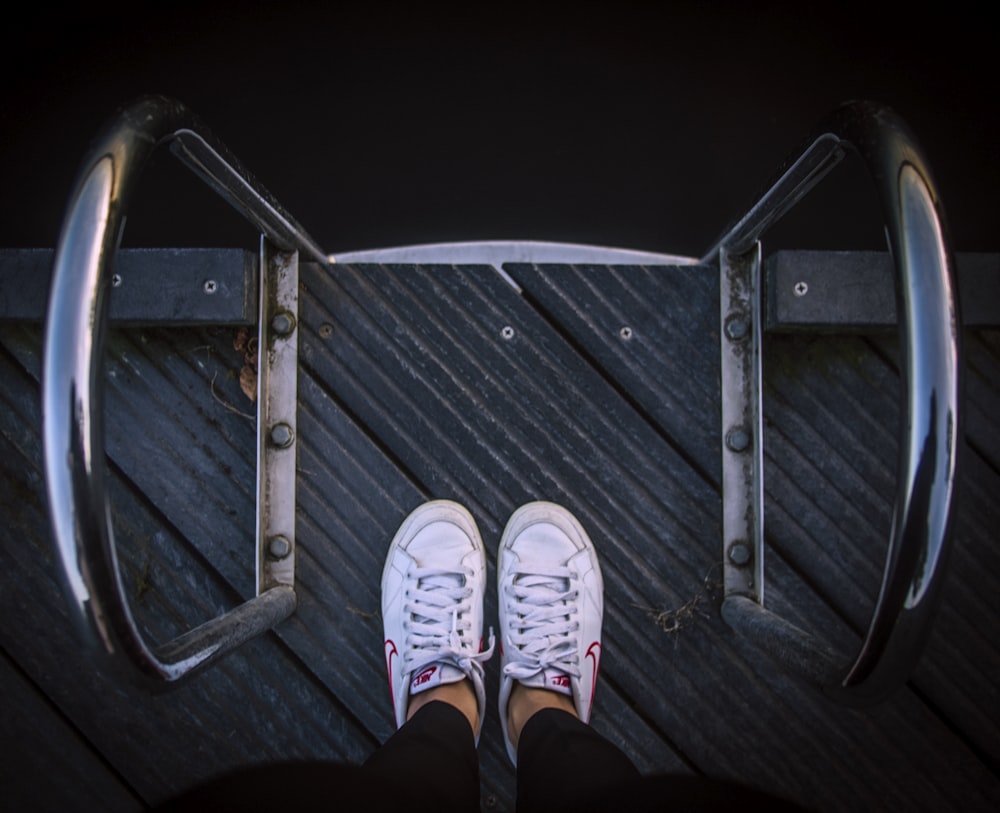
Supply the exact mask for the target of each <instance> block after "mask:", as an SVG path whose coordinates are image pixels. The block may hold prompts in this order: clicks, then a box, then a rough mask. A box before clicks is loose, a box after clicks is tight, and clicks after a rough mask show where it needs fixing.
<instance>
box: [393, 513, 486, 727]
mask: <svg viewBox="0 0 1000 813" xmlns="http://www.w3.org/2000/svg"><path fill="white" fill-rule="evenodd" d="M485 586H486V551H485V549H484V547H483V541H482V539H481V538H480V536H479V530H478V528H477V527H476V523H475V520H474V519H473V518H472V515H471V514H469V512H468V511H467V510H466V509H465V508H464V507H462V506H461V505H459V504H458V503H455V502H451V501H450V500H433V501H431V502H427V503H424V504H423V505H421V506H419V507H418V508H417V509H416V510H415V511H413V513H411V514H410V515H409V516H408V517H407V518H406V519H405V520H404V521H403V524H402V525H401V526H400V528H399V531H397V532H396V536H395V537H394V538H393V540H392V544H391V545H390V547H389V553H388V555H387V556H386V561H385V569H384V570H383V572H382V621H383V626H384V630H385V665H386V669H387V670H388V673H389V688H390V690H391V691H392V702H393V707H394V709H395V712H396V726H397V728H398V727H400V726H402V725H403V723H404V722H406V711H407V707H408V706H409V698H410V695H412V694H418V693H419V692H424V691H427V690H428V689H432V688H434V687H435V686H440V685H441V684H444V683H456V682H458V681H460V680H464V679H465V678H468V679H469V680H470V681H471V682H472V687H473V689H474V691H475V693H476V700H477V702H478V707H479V729H478V730H477V731H476V732H475V734H476V743H477V744H478V743H479V734H480V731H482V721H483V719H484V711H485V707H486V695H485V690H484V687H483V664H484V663H485V662H486V661H487V660H489V658H490V656H491V655H492V654H493V631H492V630H490V642H489V647H488V648H487V649H486V650H485V651H483V647H482V643H483V593H484V591H485Z"/></svg>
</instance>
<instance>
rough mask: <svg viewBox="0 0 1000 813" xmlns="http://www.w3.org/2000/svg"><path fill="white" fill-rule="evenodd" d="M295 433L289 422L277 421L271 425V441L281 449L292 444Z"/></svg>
mask: <svg viewBox="0 0 1000 813" xmlns="http://www.w3.org/2000/svg"><path fill="white" fill-rule="evenodd" d="M294 438H295V433H294V432H292V427H290V426H289V425H288V424H287V423H276V424H275V425H274V426H272V427H271V443H272V444H273V445H274V446H277V447H278V448H279V449H286V448H288V447H289V446H291V445H292V440H293V439H294Z"/></svg>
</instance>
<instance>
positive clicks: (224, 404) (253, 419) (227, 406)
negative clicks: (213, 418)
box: [212, 370, 257, 421]
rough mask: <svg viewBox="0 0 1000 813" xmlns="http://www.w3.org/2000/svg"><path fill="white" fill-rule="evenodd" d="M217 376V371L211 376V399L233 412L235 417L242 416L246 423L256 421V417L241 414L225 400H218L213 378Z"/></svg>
mask: <svg viewBox="0 0 1000 813" xmlns="http://www.w3.org/2000/svg"><path fill="white" fill-rule="evenodd" d="M218 374H219V372H218V370H216V371H215V372H214V373H213V374H212V397H213V398H215V400H216V401H218V402H219V403H220V404H222V405H223V406H224V407H225V408H226V409H228V410H229V411H230V412H235V413H236V414H237V415H242V416H243V417H244V418H246V419H247V420H248V421H256V420H257V418H256V416H254V415H247V414H246V413H245V412H242V411H241V410H239V409H237V408H236V407H234V406H233V405H232V404H231V403H229V402H228V401H227V400H225V399H224V398H220V397H219V396H218V394H216V392H215V377H216V376H217V375H218Z"/></svg>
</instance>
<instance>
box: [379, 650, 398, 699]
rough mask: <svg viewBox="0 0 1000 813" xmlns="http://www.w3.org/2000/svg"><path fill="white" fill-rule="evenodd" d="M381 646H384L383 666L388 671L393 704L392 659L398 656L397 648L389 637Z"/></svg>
mask: <svg viewBox="0 0 1000 813" xmlns="http://www.w3.org/2000/svg"><path fill="white" fill-rule="evenodd" d="M382 646H383V647H384V648H385V668H386V671H387V672H388V673H389V697H390V698H391V699H392V704H393V706H395V705H396V696H395V695H394V694H393V691H392V659H393V658H395V657H399V650H397V649H396V643H395V642H394V641H393V640H391V639H390V638H386V639H385V643H384V644H383V645H382Z"/></svg>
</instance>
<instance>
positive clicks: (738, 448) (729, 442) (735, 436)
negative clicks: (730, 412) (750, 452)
mask: <svg viewBox="0 0 1000 813" xmlns="http://www.w3.org/2000/svg"><path fill="white" fill-rule="evenodd" d="M726 446H728V447H729V449H730V451H733V452H745V451H746V450H747V447H749V446H750V433H749V432H748V431H747V430H746V429H744V428H743V427H742V426H737V427H736V428H735V429H730V430H729V432H728V433H727V434H726Z"/></svg>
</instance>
